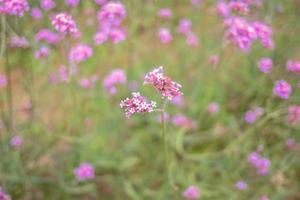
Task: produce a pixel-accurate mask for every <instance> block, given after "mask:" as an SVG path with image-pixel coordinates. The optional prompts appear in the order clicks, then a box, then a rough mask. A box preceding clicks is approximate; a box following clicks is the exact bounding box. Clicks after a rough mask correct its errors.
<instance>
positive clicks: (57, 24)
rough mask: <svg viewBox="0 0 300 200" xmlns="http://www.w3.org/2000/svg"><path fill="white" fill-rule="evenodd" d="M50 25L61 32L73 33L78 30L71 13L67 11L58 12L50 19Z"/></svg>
mask: <svg viewBox="0 0 300 200" xmlns="http://www.w3.org/2000/svg"><path fill="white" fill-rule="evenodd" d="M52 25H53V26H54V28H55V29H56V30H57V31H58V32H61V33H71V34H74V33H76V32H78V29H77V26H76V23H75V21H74V20H73V18H72V16H71V15H68V14H67V13H59V14H57V15H55V16H54V18H53V19H52Z"/></svg>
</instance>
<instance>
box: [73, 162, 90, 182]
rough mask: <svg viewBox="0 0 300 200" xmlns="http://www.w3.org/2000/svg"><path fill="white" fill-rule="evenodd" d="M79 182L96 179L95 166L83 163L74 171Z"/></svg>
mask: <svg viewBox="0 0 300 200" xmlns="http://www.w3.org/2000/svg"><path fill="white" fill-rule="evenodd" d="M74 173H75V176H76V178H77V180H78V181H86V180H91V179H94V178H95V170H94V167H93V165H91V164H89V163H82V164H80V165H79V167H77V168H75V170H74Z"/></svg>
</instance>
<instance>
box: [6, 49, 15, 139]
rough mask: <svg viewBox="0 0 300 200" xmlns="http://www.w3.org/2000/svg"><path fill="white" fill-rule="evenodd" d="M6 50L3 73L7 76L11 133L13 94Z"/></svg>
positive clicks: (10, 127) (9, 128)
mask: <svg viewBox="0 0 300 200" xmlns="http://www.w3.org/2000/svg"><path fill="white" fill-rule="evenodd" d="M8 57H9V56H8V52H7V51H6V53H5V74H6V78H7V87H6V95H7V100H8V132H9V133H10V134H12V133H11V132H12V127H13V95H12V83H11V69H10V65H9V58H8Z"/></svg>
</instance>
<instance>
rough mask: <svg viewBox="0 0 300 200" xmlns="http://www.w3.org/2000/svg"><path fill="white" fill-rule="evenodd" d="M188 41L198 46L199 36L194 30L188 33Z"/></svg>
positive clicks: (193, 45) (191, 44)
mask: <svg viewBox="0 0 300 200" xmlns="http://www.w3.org/2000/svg"><path fill="white" fill-rule="evenodd" d="M186 43H187V44H188V45H189V46H191V47H197V46H198V43H199V41H198V37H197V35H196V34H194V33H193V32H190V33H188V34H187V35H186Z"/></svg>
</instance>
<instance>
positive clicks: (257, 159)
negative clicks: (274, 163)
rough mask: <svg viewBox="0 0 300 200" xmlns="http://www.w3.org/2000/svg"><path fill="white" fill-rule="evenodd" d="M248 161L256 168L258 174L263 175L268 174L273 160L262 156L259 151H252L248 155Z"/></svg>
mask: <svg viewBox="0 0 300 200" xmlns="http://www.w3.org/2000/svg"><path fill="white" fill-rule="evenodd" d="M248 162H249V163H250V164H251V165H252V166H253V167H255V168H256V172H257V174H259V175H261V176H264V175H266V174H268V172H269V167H270V165H271V162H270V161H269V160H268V159H267V158H264V157H262V156H261V155H260V154H259V153H257V152H252V153H250V154H249V156H248Z"/></svg>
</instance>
